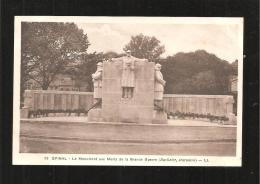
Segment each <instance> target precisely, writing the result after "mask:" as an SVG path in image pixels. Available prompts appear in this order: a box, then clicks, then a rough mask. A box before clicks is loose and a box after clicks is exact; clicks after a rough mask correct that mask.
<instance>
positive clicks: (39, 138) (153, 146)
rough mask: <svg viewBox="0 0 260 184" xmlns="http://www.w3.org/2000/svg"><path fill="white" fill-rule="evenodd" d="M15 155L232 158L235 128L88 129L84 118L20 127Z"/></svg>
mask: <svg viewBox="0 0 260 184" xmlns="http://www.w3.org/2000/svg"><path fill="white" fill-rule="evenodd" d="M20 146H21V147H20V150H21V152H30V153H77V154H80V153H85V154H86V153H87V154H92V153H93V154H151V155H152V154H164V155H219V156H221V155H223V156H231V155H235V150H236V127H235V126H232V125H219V124H216V123H210V122H205V121H192V120H169V123H168V125H138V124H126V123H107V122H105V123H102V122H101V123H88V122H87V118H86V117H45V118H35V119H26V120H22V121H21V144H20Z"/></svg>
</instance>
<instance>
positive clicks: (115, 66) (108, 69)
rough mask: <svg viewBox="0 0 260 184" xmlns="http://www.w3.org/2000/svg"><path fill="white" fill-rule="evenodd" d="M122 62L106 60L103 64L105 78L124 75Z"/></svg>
mask: <svg viewBox="0 0 260 184" xmlns="http://www.w3.org/2000/svg"><path fill="white" fill-rule="evenodd" d="M122 67H123V64H122V62H105V63H104V65H103V76H102V78H103V79H114V78H115V79H118V78H119V79H120V78H121V76H122Z"/></svg>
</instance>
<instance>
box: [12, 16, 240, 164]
mask: <svg viewBox="0 0 260 184" xmlns="http://www.w3.org/2000/svg"><path fill="white" fill-rule="evenodd" d="M243 57H244V56H243V18H240V17H237V18H221V17H219V18H206V17H200V18H199V17H62V16H57V17H50V16H16V17H15V31H14V96H13V99H14V100H13V164H14V165H129V166H130V165H137V166H241V163H242V90H243V88H242V86H243V81H242V80H243Z"/></svg>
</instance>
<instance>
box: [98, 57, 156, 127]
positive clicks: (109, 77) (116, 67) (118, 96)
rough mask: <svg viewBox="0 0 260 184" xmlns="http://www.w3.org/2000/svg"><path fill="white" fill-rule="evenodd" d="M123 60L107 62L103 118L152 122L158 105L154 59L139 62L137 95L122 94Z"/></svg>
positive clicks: (135, 72)
mask: <svg viewBox="0 0 260 184" xmlns="http://www.w3.org/2000/svg"><path fill="white" fill-rule="evenodd" d="M122 67H123V63H122V61H116V62H106V63H104V65H103V77H102V80H103V83H102V86H103V89H102V118H103V120H104V121H110V122H126V123H140V124H150V123H152V119H153V109H154V104H153V102H154V63H152V62H147V61H138V62H135V71H134V75H135V87H134V92H133V97H132V98H130V99H125V98H122V86H121V78H122V69H123V68H122Z"/></svg>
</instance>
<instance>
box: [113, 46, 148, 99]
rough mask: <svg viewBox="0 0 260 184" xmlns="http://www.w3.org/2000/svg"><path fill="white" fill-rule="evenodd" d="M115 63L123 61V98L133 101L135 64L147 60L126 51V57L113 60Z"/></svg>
mask: <svg viewBox="0 0 260 184" xmlns="http://www.w3.org/2000/svg"><path fill="white" fill-rule="evenodd" d="M114 61H122V62H123V72H122V79H121V86H122V98H126V99H131V98H133V94H134V87H135V72H134V70H135V62H138V61H147V59H139V58H136V57H133V56H131V51H130V50H127V51H126V56H123V57H120V58H113V59H112V62H114Z"/></svg>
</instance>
